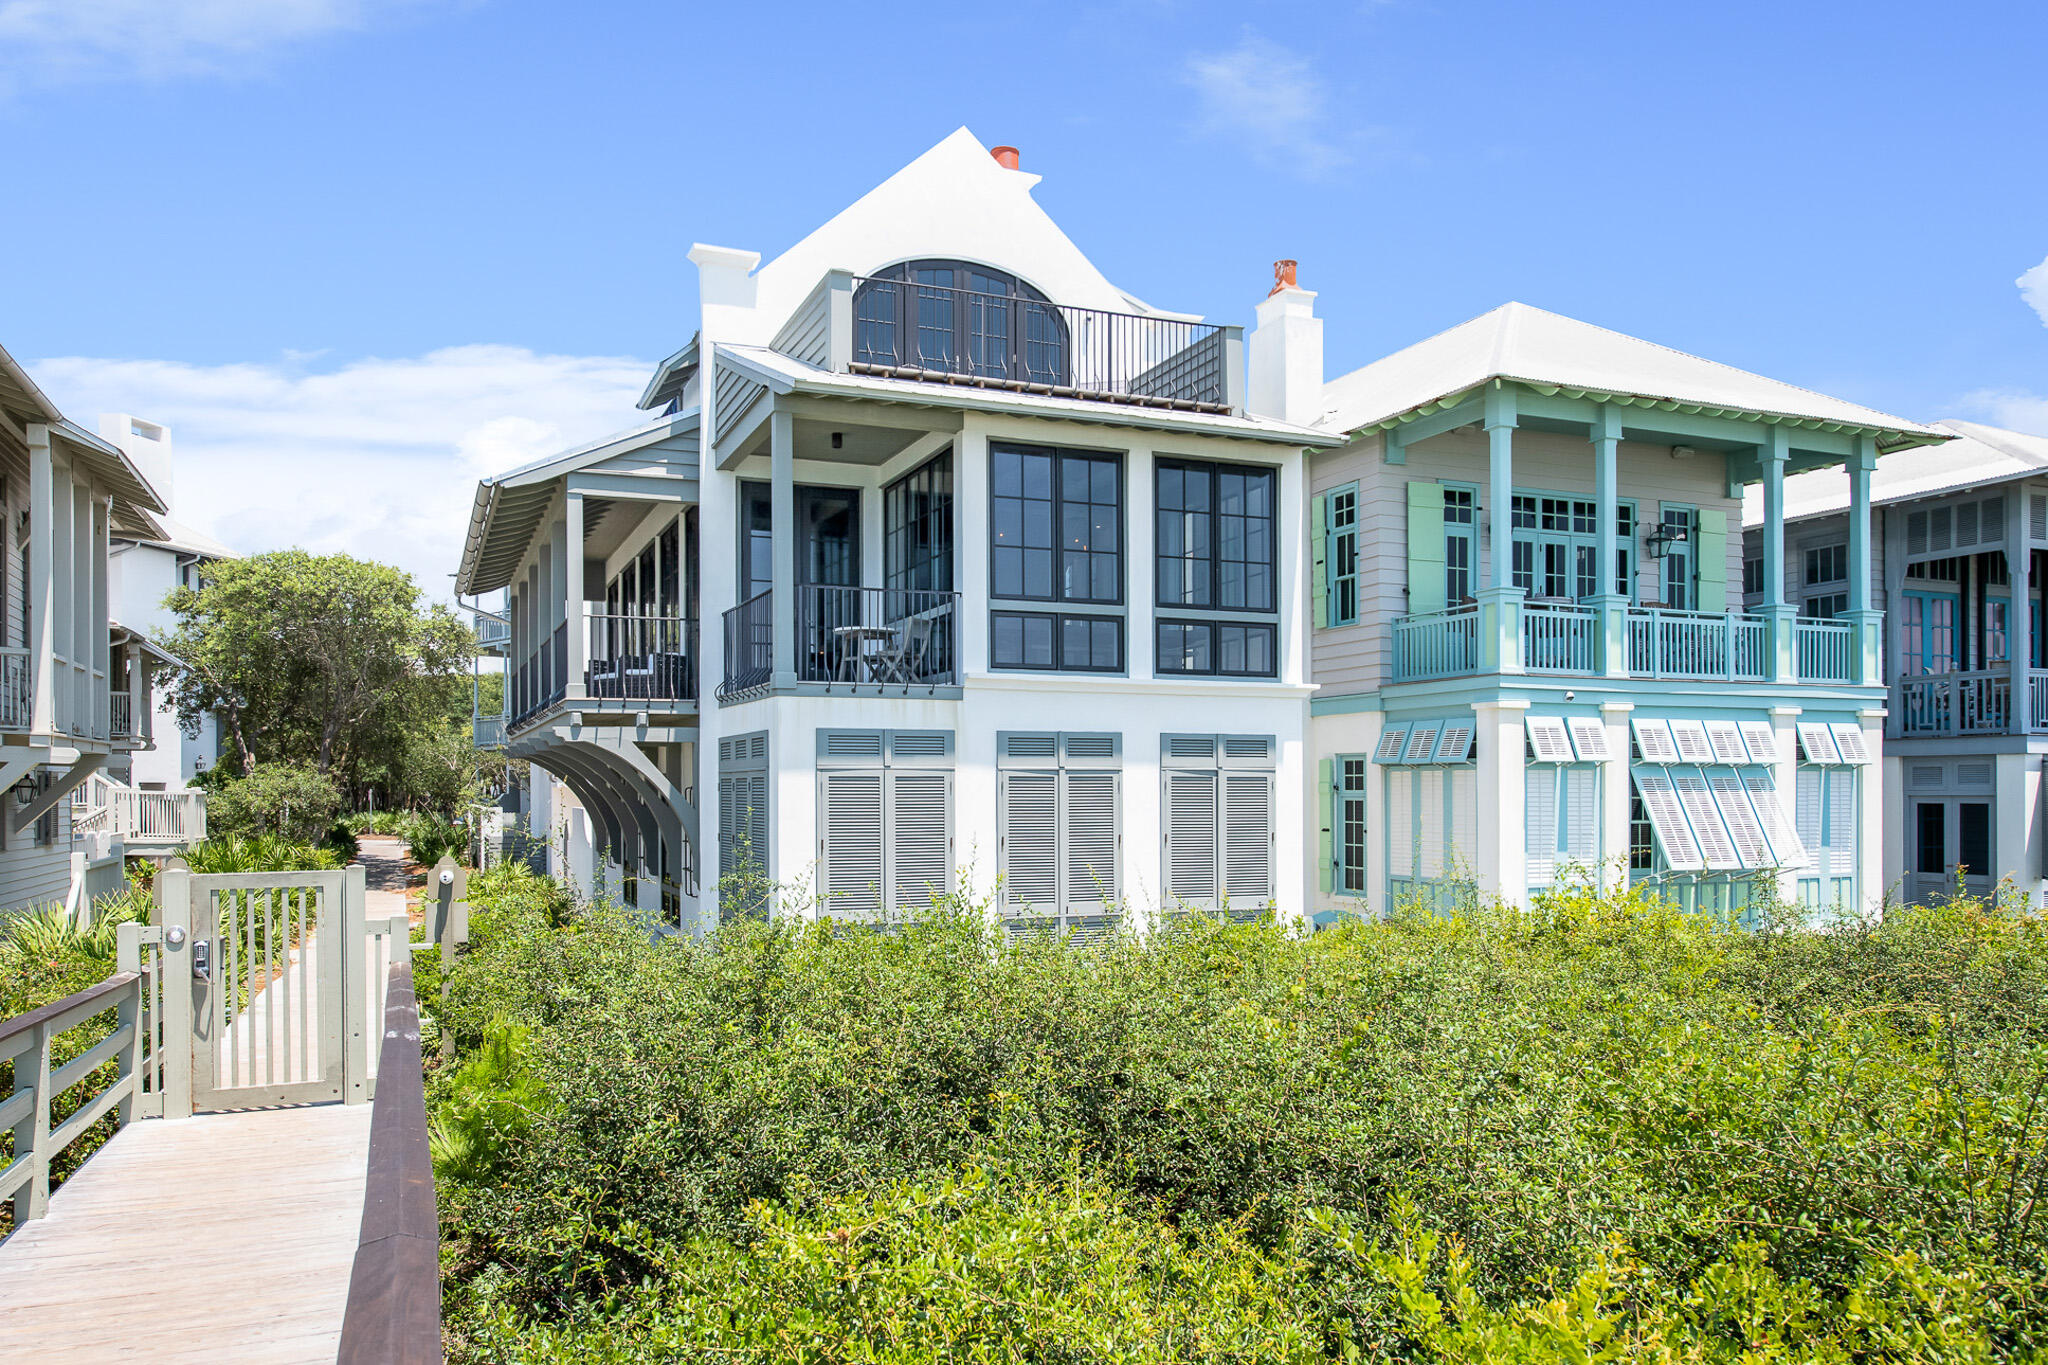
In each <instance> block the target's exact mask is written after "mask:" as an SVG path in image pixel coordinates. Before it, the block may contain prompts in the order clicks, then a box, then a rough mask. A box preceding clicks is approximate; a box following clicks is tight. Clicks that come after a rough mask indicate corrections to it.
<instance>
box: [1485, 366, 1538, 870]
mask: <svg viewBox="0 0 2048 1365" xmlns="http://www.w3.org/2000/svg"><path fill="white" fill-rule="evenodd" d="M1486 475H1487V482H1486V489H1487V493H1486V496H1487V501H1488V503H1489V504H1490V505H1489V506H1488V508H1487V512H1486V517H1487V523H1486V524H1487V526H1488V527H1489V529H1490V530H1491V533H1492V538H1493V552H1492V557H1491V558H1490V559H1489V561H1488V564H1487V575H1486V586H1485V587H1483V588H1481V589H1480V590H1479V591H1478V592H1477V593H1475V594H1473V595H1474V596H1475V597H1477V598H1478V599H1479V621H1480V627H1479V629H1480V640H1479V667H1480V669H1481V670H1482V671H1485V672H1491V673H1520V672H1521V671H1522V619H1521V618H1522V612H1521V597H1522V594H1521V590H1520V589H1518V588H1516V587H1515V586H1514V558H1515V555H1514V544H1515V529H1514V527H1515V517H1514V507H1515V391H1514V390H1513V389H1509V388H1492V389H1488V390H1487V391H1486ZM1517 795H1518V796H1519V795H1520V792H1519V790H1518V791H1517ZM1523 891H1524V892H1525V893H1526V891H1527V888H1526V887H1525V888H1523Z"/></svg>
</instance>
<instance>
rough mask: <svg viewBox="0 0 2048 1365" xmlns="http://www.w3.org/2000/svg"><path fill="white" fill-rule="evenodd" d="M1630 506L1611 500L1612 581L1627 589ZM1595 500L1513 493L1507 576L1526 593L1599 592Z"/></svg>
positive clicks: (1620, 590) (1632, 514)
mask: <svg viewBox="0 0 2048 1365" xmlns="http://www.w3.org/2000/svg"><path fill="white" fill-rule="evenodd" d="M1446 510H1448V508H1447V509H1446ZM1635 519H1636V518H1635V508H1634V507H1633V506H1631V505H1630V504H1628V503H1618V504H1616V506H1615V540H1616V546H1617V548H1616V558H1615V566H1614V572H1615V586H1614V591H1615V592H1617V593H1620V594H1621V595H1622V596H1624V597H1626V596H1628V595H1629V573H1630V570H1629V551H1628V546H1629V542H1630V541H1631V540H1632V539H1633V538H1634V536H1635ZM1599 520H1600V519H1599V504H1597V503H1595V502H1593V501H1591V500H1590V499H1586V498H1570V497H1561V496H1556V495H1552V494H1543V493H1517V494H1516V495H1515V497H1514V501H1513V504H1512V506H1511V507H1510V509H1509V522H1510V524H1511V526H1512V528H1513V531H1514V545H1513V547H1512V549H1511V550H1510V551H1509V556H1510V558H1509V577H1510V579H1511V580H1512V582H1513V583H1514V585H1515V586H1516V587H1518V588H1520V589H1522V591H1523V592H1525V593H1527V594H1528V595H1529V596H1531V597H1558V598H1566V597H1569V598H1580V599H1583V598H1588V597H1596V596H1598V595H1599V593H1600V570H1599V562H1600V535H1599V533H1600V525H1599Z"/></svg>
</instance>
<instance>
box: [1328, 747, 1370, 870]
mask: <svg viewBox="0 0 2048 1365" xmlns="http://www.w3.org/2000/svg"><path fill="white" fill-rule="evenodd" d="M1365 776H1366V760H1365V759H1364V758H1340V759H1338V760H1337V789H1336V791H1335V793H1334V794H1333V796H1334V802H1335V809H1334V810H1333V811H1332V812H1331V814H1332V816H1333V818H1334V821H1335V824H1336V829H1335V830H1334V831H1333V832H1334V834H1335V835H1336V841H1337V889H1338V890H1339V891H1341V892H1343V893H1344V894H1345V895H1347V896H1362V895H1364V894H1365Z"/></svg>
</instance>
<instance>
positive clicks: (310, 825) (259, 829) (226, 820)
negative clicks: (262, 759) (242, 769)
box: [206, 763, 341, 843]
mask: <svg viewBox="0 0 2048 1365" xmlns="http://www.w3.org/2000/svg"><path fill="white" fill-rule="evenodd" d="M340 809H341V789H340V788H339V787H338V786H337V785H336V784H335V781H334V779H333V778H332V777H330V776H328V775H327V774H326V773H323V772H321V771H320V770H319V769H317V768H313V767H311V766H309V765H306V764H302V763H259V764H257V765H256V767H255V769H254V770H253V771H251V772H250V773H249V775H248V776H247V777H243V778H239V779H237V780H235V781H231V782H221V783H218V784H217V785H216V786H215V787H214V789H213V792H212V794H211V795H209V796H208V797H207V799H206V822H207V829H208V832H209V833H212V834H243V835H261V834H277V835H282V836H284V837H285V838H288V839H292V840H294V841H296V842H299V843H311V842H313V841H314V840H316V839H320V838H322V837H323V836H325V834H326V833H327V828H328V826H329V825H331V824H333V823H334V817H335V814H336V812H338V811H339V810H340Z"/></svg>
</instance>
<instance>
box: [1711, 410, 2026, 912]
mask: <svg viewBox="0 0 2048 1365" xmlns="http://www.w3.org/2000/svg"><path fill="white" fill-rule="evenodd" d="M1934 427H1935V429H1936V430H1939V431H1941V432H1943V433H1944V434H1946V435H1947V436H1949V437H1950V438H1951V439H1950V440H1949V441H1948V442H1947V443H1945V444H1943V445H1940V446H1938V447H1934V448H1931V449H1930V448H1921V449H1909V450H1904V451H1901V452H1899V453H1897V454H1893V455H1887V456H1885V457H1884V458H1883V459H1881V460H1879V461H1878V463H1877V469H1876V472H1875V474H1874V475H1873V476H1872V480H1871V484H1872V493H1871V498H1872V501H1873V502H1874V503H1875V505H1876V506H1877V508H1878V509H1879V516H1878V523H1877V527H1876V532H1875V534H1874V536H1873V538H1872V550H1871V555H1870V557H1869V559H1868V561H1867V562H1859V561H1858V560H1857V558H1856V557H1855V556H1854V555H1853V554H1852V553H1851V551H1850V548H1849V546H1850V542H1851V537H1850V532H1849V522H1850V520H1851V517H1852V513H1851V511H1850V507H1849V504H1850V490H1849V489H1848V488H1846V487H1845V486H1844V485H1843V483H1842V480H1841V478H1840V476H1838V475H1837V476H1833V477H1830V476H1829V475H1827V474H1820V473H1816V474H1808V475H1801V476H1800V477H1799V478H1796V479H1793V480H1791V481H1789V482H1788V484H1787V486H1786V490H1785V497H1786V512H1785V516H1786V524H1787V532H1786V534H1787V535H1788V536H1789V537H1790V546H1789V550H1790V552H1789V554H1788V556H1787V558H1786V572H1787V574H1788V575H1792V576H1793V582H1794V584H1795V585H1796V591H1797V596H1796V598H1795V600H1796V602H1797V604H1798V607H1799V610H1800V614H1801V615H1802V616H1803V617H1805V618H1807V619H1810V620H1816V621H1825V620H1830V619H1833V618H1835V617H1838V616H1839V615H1840V614H1841V612H1842V611H1843V608H1844V605H1845V604H1846V603H1847V602H1848V601H1849V600H1850V599H1851V597H1853V596H1854V595H1855V594H1856V593H1857V592H1858V591H1859V590H1860V591H1862V592H1863V593H1864V594H1865V595H1866V596H1867V597H1868V598H1869V599H1870V600H1871V601H1872V602H1873V603H1875V604H1877V605H1879V606H1881V607H1882V608H1883V609H1884V611H1885V612H1886V619H1887V620H1888V622H1889V628H1888V631H1887V634H1886V639H1885V649H1884V677H1885V680H1886V682H1887V683H1888V684H1889V687H1890V690H1889V693H1888V696H1887V702H1886V707H1885V710H1886V718H1885V781H1884V787H1885V801H1884V811H1883V821H1884V848H1885V861H1884V874H1883V876H1884V886H1885V888H1886V889H1887V890H1888V891H1890V892H1892V893H1894V894H1897V895H1900V896H1902V897H1904V898H1906V899H1910V900H1916V901H1925V900H1928V899H1931V898H1933V897H1935V896H1938V895H1941V894H1943V893H1945V892H1947V891H1949V890H1951V889H1953V888H1954V887H1955V885H1956V883H1957V879H1958V877H1960V878H1961V880H1962V884H1963V886H1964V887H1965V888H1966V889H1967V890H1970V891H1972V892H1975V893H1977V894H1979V895H1986V894H1989V893H1990V892H1991V890H1992V889H1993V886H1994V884H1995V883H1996V882H1997V881H1998V880H1999V879H2000V878H2010V880H2011V884H2012V886H2013V888H2014V889H2015V890H2017V891H2018V892H2019V893H2020V894H2022V895H2023V896H2024V897H2025V898H2026V900H2027V901H2028V902H2029V903H2031V904H2034V905H2041V904H2044V903H2048V866H2044V857H2048V855H2044V850H2043V835H2042V818H2043V812H2042V806H2041V801H2042V795H2043V793H2042V779H2043V766H2044V764H2048V630H2044V629H2043V622H2042V605H2041V604H2042V597H2043V584H2044V582H2048V561H2044V559H2043V558H2042V556H2043V555H2044V554H2048V437H2042V436H2030V435H2027V434H2025V433H2022V432H2017V431H2006V430H2003V429H2001V428H1998V427H1991V426H1985V425H1983V424H1981V423H1976V422H1963V421H1943V422H1936V423H1935V424H1934ZM1762 515H1763V509H1762V508H1761V506H1760V505H1753V506H1752V508H1751V517H1750V520H1751V521H1752V522H1754V523H1758V524H1759V525H1758V526H1757V527H1756V528H1755V529H1753V530H1752V531H1751V532H1750V537H1751V540H1750V550H1749V555H1750V560H1751V563H1752V564H1755V565H1758V566H1759V567H1760V565H1761V559H1762V546H1761V544H1760V543H1759V537H1760V535H1761V526H1760V523H1761V521H1762ZM1755 573H1756V570H1755V569H1752V570H1751V571H1750V576H1752V577H1754V575H1755ZM2022 602H2023V603H2025V604H2026V609H2025V610H2018V609H2016V607H2015V604H2016V603H2022Z"/></svg>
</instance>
